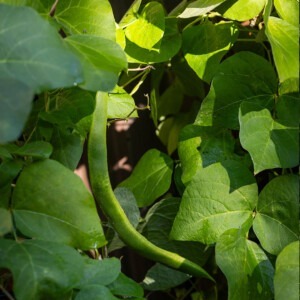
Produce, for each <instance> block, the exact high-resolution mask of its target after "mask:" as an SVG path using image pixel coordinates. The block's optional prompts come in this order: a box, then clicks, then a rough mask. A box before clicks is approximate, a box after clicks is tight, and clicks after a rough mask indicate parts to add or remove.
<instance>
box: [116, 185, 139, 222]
mask: <svg viewBox="0 0 300 300" xmlns="http://www.w3.org/2000/svg"><path fill="white" fill-rule="evenodd" d="M114 194H115V196H116V198H117V199H118V201H119V203H120V205H121V206H122V208H123V210H124V212H125V214H126V216H127V218H128V220H129V222H130V223H131V224H132V226H133V227H137V225H138V224H139V221H140V210H139V208H138V206H137V203H136V200H135V198H134V195H133V193H132V192H131V191H130V190H129V189H127V188H124V187H117V188H116V189H115V190H114Z"/></svg>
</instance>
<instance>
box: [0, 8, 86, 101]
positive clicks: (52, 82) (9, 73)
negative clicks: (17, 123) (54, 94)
mask: <svg viewBox="0 0 300 300" xmlns="http://www.w3.org/2000/svg"><path fill="white" fill-rule="evenodd" d="M0 20H1V21H0V28H3V30H2V31H1V33H0V41H1V42H0V49H1V50H0V59H1V63H0V78H1V80H2V79H3V78H11V79H16V80H19V81H22V82H24V83H25V84H26V85H28V87H30V88H31V89H33V90H34V91H35V92H37V93H39V92H41V91H42V90H46V89H55V88H59V87H68V86H73V85H77V84H78V83H80V82H81V81H82V74H81V65H80V63H79V60H78V59H77V57H75V56H74V55H73V54H72V53H71V52H70V51H69V50H68V49H67V47H66V45H65V43H64V41H63V40H62V38H61V37H60V36H59V34H58V33H57V32H56V31H55V29H54V28H53V27H52V26H51V25H50V24H49V23H48V22H47V21H45V20H44V19H43V18H42V17H41V16H39V14H38V13H37V12H36V11H34V10H33V9H31V8H30V7H14V6H8V5H4V4H0ZM18 89H19V91H20V89H21V87H20V86H19V87H18ZM23 89H24V88H23ZM26 93H30V94H31V92H29V91H27V92H26ZM27 97H28V96H27Z"/></svg>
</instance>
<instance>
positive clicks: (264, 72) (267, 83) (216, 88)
mask: <svg viewBox="0 0 300 300" xmlns="http://www.w3.org/2000/svg"><path fill="white" fill-rule="evenodd" d="M276 90H277V78H276V75H275V72H274V69H273V67H272V65H271V64H270V63H269V62H268V61H266V60H265V59H264V58H262V57H260V56H258V55H256V54H254V53H251V52H239V53H237V54H235V55H233V56H231V57H230V58H228V59H226V60H225V61H224V62H222V64H221V65H220V67H219V70H218V73H217V74H216V76H215V77H214V78H213V80H212V84H211V88H210V91H209V94H208V95H207V97H206V98H205V99H204V101H203V103H202V106H201V109H200V111H199V113H198V115H197V117H196V120H195V124H197V125H202V126H220V127H222V128H224V127H225V128H230V129H238V128H239V122H238V111H239V106H240V104H241V102H242V101H245V102H249V103H256V104H258V105H260V106H261V107H268V108H272V106H273V104H274V97H275V93H276Z"/></svg>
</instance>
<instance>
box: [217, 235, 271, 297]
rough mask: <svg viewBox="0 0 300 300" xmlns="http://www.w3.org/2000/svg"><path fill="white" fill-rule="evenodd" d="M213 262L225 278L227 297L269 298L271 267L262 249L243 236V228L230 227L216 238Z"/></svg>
mask: <svg viewBox="0 0 300 300" xmlns="http://www.w3.org/2000/svg"><path fill="white" fill-rule="evenodd" d="M216 262H217V264H218V266H219V267H220V269H221V270H222V272H223V273H224V274H225V276H226V278H227V282H228V289H229V290H228V299H230V300H240V299H257V300H259V299H261V300H265V299H272V298H273V280H272V279H273V276H274V268H273V266H272V264H271V262H270V261H269V259H268V257H267V255H266V254H265V253H264V251H263V250H262V249H261V248H260V247H259V246H258V245H257V244H256V243H254V242H252V241H250V240H248V239H247V238H246V235H245V233H244V232H243V230H242V229H230V230H228V231H226V232H225V233H224V234H223V235H222V236H221V237H220V238H219V240H218V242H217V245H216Z"/></svg>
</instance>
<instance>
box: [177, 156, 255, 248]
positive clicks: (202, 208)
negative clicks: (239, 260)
mask: <svg viewBox="0 0 300 300" xmlns="http://www.w3.org/2000/svg"><path fill="white" fill-rule="evenodd" d="M257 193H258V192H257V185H256V182H255V178H254V177H253V175H252V174H251V173H250V171H249V170H248V169H247V168H246V167H245V166H244V165H243V164H242V163H238V162H236V161H231V160H227V161H224V162H222V163H215V164H212V165H210V166H208V167H206V168H204V169H202V168H201V169H200V170H198V172H197V173H196V175H195V176H194V177H193V178H192V180H191V181H190V183H189V184H188V185H187V187H186V189H185V191H184V194H183V196H182V202H181V204H180V209H179V212H178V214H177V216H176V218H175V221H174V224H173V228H172V231H171V238H173V239H176V240H185V241H199V242H203V243H205V244H212V243H215V242H216V241H217V240H218V238H219V237H220V235H221V234H222V233H224V232H225V231H226V230H228V229H230V228H238V227H240V226H241V225H242V224H243V223H244V222H246V221H247V220H251V219H252V214H253V209H254V207H255V205H256V203H257Z"/></svg>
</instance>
